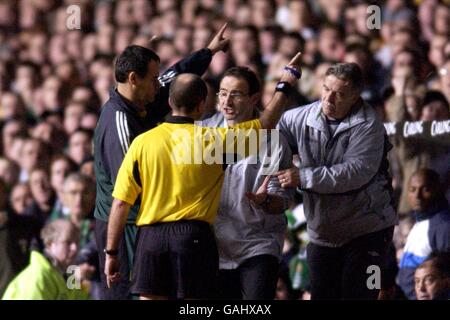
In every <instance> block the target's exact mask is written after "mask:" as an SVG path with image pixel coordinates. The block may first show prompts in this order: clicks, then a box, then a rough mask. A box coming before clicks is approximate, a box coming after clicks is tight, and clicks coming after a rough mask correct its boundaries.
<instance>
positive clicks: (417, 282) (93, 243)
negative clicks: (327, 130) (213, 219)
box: [0, 0, 450, 300]
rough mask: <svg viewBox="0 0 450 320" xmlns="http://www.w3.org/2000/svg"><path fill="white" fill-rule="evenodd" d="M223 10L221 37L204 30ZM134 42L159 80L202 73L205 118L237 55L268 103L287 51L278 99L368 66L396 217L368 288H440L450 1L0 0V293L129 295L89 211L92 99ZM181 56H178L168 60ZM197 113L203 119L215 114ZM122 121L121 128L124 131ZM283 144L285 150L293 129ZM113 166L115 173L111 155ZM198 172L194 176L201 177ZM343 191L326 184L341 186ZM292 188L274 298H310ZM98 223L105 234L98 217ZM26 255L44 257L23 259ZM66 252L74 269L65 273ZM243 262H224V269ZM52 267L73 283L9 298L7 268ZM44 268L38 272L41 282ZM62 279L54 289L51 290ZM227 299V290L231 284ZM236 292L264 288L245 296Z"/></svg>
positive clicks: (448, 245)
mask: <svg viewBox="0 0 450 320" xmlns="http://www.w3.org/2000/svg"><path fill="white" fill-rule="evenodd" d="M71 5H76V6H77V7H78V8H79V9H80V10H79V17H76V16H75V17H74V16H73V14H74V13H73V11H68V10H67V8H68V7H69V6H71ZM371 6H372V7H371ZM368 8H369V9H368ZM377 10H379V11H377ZM378 13H379V15H380V16H379V17H378V16H376V15H377V14H378ZM75 14H76V13H75ZM76 18H79V19H80V25H79V28H72V27H71V26H73V25H72V24H70V23H68V19H76ZM369 20H370V21H371V23H369V22H368V21H369ZM374 21H375V23H372V22H374ZM377 21H379V22H380V23H379V25H377V23H376V22H377ZM225 23H228V26H227V28H226V30H225V32H224V33H223V38H224V39H228V40H229V42H226V45H225V43H222V42H221V43H217V42H214V39H216V40H217V34H218V33H219V34H220V32H221V31H220V30H221V28H222V27H223V25H224V24H225ZM219 40H221V39H219ZM221 41H222V40H221ZM130 45H138V46H142V47H145V48H149V49H151V50H153V51H154V52H155V53H156V54H157V55H158V56H159V61H158V62H159V71H160V72H159V74H160V75H162V76H161V77H160V80H159V82H160V85H158V88H159V87H161V90H163V91H164V89H168V88H169V86H170V83H171V81H173V79H172V78H173V76H174V75H176V73H177V72H178V73H183V72H190V73H196V74H198V75H199V76H201V77H202V79H203V80H204V81H205V83H206V85H207V96H206V105H205V107H204V112H203V115H202V117H201V118H202V119H211V117H214V116H216V115H217V114H218V113H220V112H225V113H226V111H224V110H220V108H218V105H219V104H220V101H219V100H220V99H221V92H222V85H223V81H222V80H223V79H224V78H226V77H227V75H228V77H233V73H231V75H230V73H226V72H229V71H227V70H230V68H232V67H236V66H241V67H247V68H248V70H250V71H252V72H253V73H254V74H256V75H257V78H259V79H260V88H258V89H257V91H258V90H259V92H260V93H261V95H260V97H261V99H260V100H257V101H254V102H252V103H254V105H255V108H256V109H258V110H257V112H262V111H263V110H264V107H266V106H268V105H270V104H271V99H272V97H273V96H274V92H275V90H276V87H277V83H279V81H280V79H284V78H282V77H283V76H285V75H284V73H283V72H286V70H285V69H284V67H285V66H286V65H288V64H289V63H290V61H291V59H292V58H293V57H294V56H295V55H296V53H297V52H302V55H301V73H302V74H301V78H300V79H299V80H298V81H297V82H296V83H294V84H293V85H294V88H293V90H292V92H290V95H289V100H288V101H287V102H286V107H287V108H286V109H287V110H293V109H294V108H297V107H300V106H304V105H309V104H311V103H313V102H315V101H317V100H319V99H321V97H323V90H324V89H323V83H324V80H325V79H326V77H328V76H329V75H330V73H329V70H330V67H332V66H333V65H335V64H336V63H340V62H345V63H356V64H357V65H358V66H359V68H360V70H361V72H362V83H361V84H360V85H361V87H363V89H362V92H361V98H362V99H363V100H364V102H366V103H367V104H368V105H370V106H371V107H372V108H373V110H375V111H376V113H377V115H378V117H379V118H380V119H381V122H383V123H385V124H386V125H388V123H395V125H396V128H397V132H396V133H395V134H391V135H389V138H388V139H389V144H390V145H392V146H393V148H392V150H390V152H388V153H387V159H388V160H389V175H390V178H391V179H392V180H391V181H390V182H391V183H390V184H391V186H392V190H391V191H392V193H391V195H392V205H393V207H394V208H395V211H396V213H397V216H398V218H397V222H396V225H395V229H394V231H393V236H392V237H393V241H392V244H391V245H390V246H389V248H387V261H386V263H385V266H384V267H383V276H382V281H381V290H380V292H379V294H378V298H379V299H412V300H414V299H450V274H449V270H450V258H449V254H450V211H449V203H450V142H449V135H450V132H449V130H448V126H449V124H448V121H449V119H450V108H449V103H450V2H449V1H446V0H416V1H413V0H386V1H376V0H375V1H370V0H318V1H310V0H272V1H271V0H247V1H245V0H224V1H218V0H186V1H175V0H174V1H172V0H158V1H147V0H115V1H112V0H92V1H89V0H18V1H15V0H10V1H9V0H5V1H0V131H1V140H0V297H2V296H3V295H4V294H5V292H6V294H5V295H4V298H5V299H14V298H19V299H20V298H33V299H56V297H57V298H59V299H78V298H90V299H106V298H126V297H123V296H121V295H120V294H119V295H118V296H109V297H108V296H107V295H105V292H107V290H108V289H106V288H105V281H106V280H105V276H104V272H105V270H104V265H105V261H101V260H102V259H101V258H100V259H99V257H102V256H104V255H105V253H103V249H105V248H106V242H105V241H106V239H103V241H104V243H103V246H104V247H101V248H100V247H99V246H98V243H99V239H98V238H97V239H96V235H95V232H98V229H96V226H95V224H96V221H98V216H95V218H94V210H95V207H96V205H97V206H98V205H99V204H98V201H99V200H98V199H97V204H96V194H97V197H99V195H98V194H99V192H105V191H104V190H103V191H99V188H98V185H99V182H98V179H99V176H98V169H96V168H95V166H96V161H97V159H98V158H94V145H95V144H94V137H95V135H98V134H99V133H98V132H96V131H95V130H96V128H97V124H98V123H99V120H100V118H101V117H100V115H101V112H102V106H104V105H105V104H106V105H107V104H108V103H109V102H108V101H109V100H110V99H112V95H113V93H111V92H116V94H117V91H114V88H115V87H117V82H118V80H117V79H118V78H117V77H118V74H117V69H118V66H117V64H116V60H117V57H118V56H119V55H121V54H123V53H124V50H125V49H126V48H127V47H128V46H130ZM205 48H206V49H205ZM208 50H209V51H208ZM205 52H206V53H205ZM191 54H194V57H196V58H195V59H198V60H199V61H200V60H201V61H200V62H198V63H199V64H202V65H201V66H200V67H198V66H188V63H191V64H192V58H187V57H192V56H190V55H191ZM195 54H197V55H201V54H204V55H209V56H205V57H198V58H197V56H195ZM151 59H153V60H155V59H154V58H151ZM182 59H185V60H182ZM186 59H191V60H188V61H187V60H186ZM202 59H203V60H204V61H203V60H202ZM180 60H182V61H184V62H186V65H181V66H180V65H179V64H177V62H179V61H180ZM155 61H156V60H155ZM195 63H197V62H195ZM171 72H173V73H171ZM234 72H238V73H239V72H244V71H242V70H241V71H234ZM291 72H292V71H291ZM336 72H338V71H336ZM294 74H295V72H294ZM224 75H225V77H224ZM237 77H238V78H239V77H241V78H242V77H243V76H242V74H239V75H238V76H237ZM246 79H247V78H246ZM124 81H125V80H124ZM255 81H257V80H255ZM119 82H120V81H119ZM247 82H248V87H250V84H251V81H250V80H247ZM257 91H255V92H257ZM119 92H120V91H119ZM168 93H169V92H168V90H167V92H166V94H168ZM218 93H219V94H218ZM161 95H162V93H161ZM225 95H227V93H225ZM230 96H231V95H230ZM159 99H161V97H159ZM223 99H227V97H226V96H224V97H223ZM230 99H231V97H230ZM233 99H235V100H239V99H240V97H239V96H234V97H233ZM166 100H167V97H166ZM152 116H154V118H152V119H150V121H155V123H153V124H152V125H151V126H149V127H148V129H150V128H152V127H154V126H155V125H156V124H157V123H156V122H159V121H156V120H161V122H162V120H163V118H164V116H165V114H161V112H160V113H158V112H155V114H150V113H149V114H148V117H149V118H151V117H152ZM224 117H225V119H226V115H225V114H224ZM159 118H161V119H159ZM286 118H287V117H283V118H282V119H285V120H286ZM221 119H222V120H221V121H223V118H221ZM250 119H256V118H250ZM250 119H247V120H250ZM125 120H126V119H125ZM114 121H116V120H115V119H113V120H111V122H112V124H114ZM205 121H206V124H204V125H205V126H219V124H218V123H214V124H212V123H213V122H211V120H210V122H208V121H207V120H205ZM418 121H422V123H420V126H422V125H423V127H420V128H429V127H431V126H432V122H433V121H434V123H433V126H436V122H438V124H441V125H442V126H441V127H442V128H444V129H443V130H441V131H445V128H447V131H446V132H444V133H443V134H436V135H434V134H426V132H425V131H426V130H419V134H416V135H415V136H414V137H411V136H410V137H409V138H408V135H407V134H406V135H405V134H404V130H403V126H404V125H405V123H406V122H408V123H411V122H418ZM112 124H111V125H112ZM106 125H109V123H107V124H106ZM337 125H338V124H336V126H337ZM128 126H130V124H128ZM445 126H447V127H445ZM122 129H123V132H122V133H123V134H124V136H123V138H124V139H125V138H126V137H125V132H126V131H127V130H128V129H130V128H127V127H126V126H124V127H123V128H122ZM335 129H336V128H335ZM105 130H107V129H105ZM132 130H133V128H131V131H132ZM142 132H143V131H142ZM421 132H422V133H424V134H422V135H421V134H420V133H421ZM139 133H141V132H139ZM132 134H133V132H132ZM128 138H129V137H128ZM133 138H134V136H133ZM116 142H117V144H116V147H118V148H123V147H124V144H123V141H116ZM130 142H131V141H128V147H129V144H130ZM347 143H348V139H347ZM367 143H368V144H370V143H371V142H370V141H369V140H367ZM386 143H387V142H386ZM288 144H289V145H290V146H291V147H292V143H291V141H289V139H288ZM381 149H383V148H381ZM118 150H119V151H118V152H119V153H120V152H121V150H122V149H118ZM299 150H300V147H299ZM124 151H126V150H124ZM295 151H296V150H292V152H293V153H295ZM110 152H111V154H110V156H111V157H113V156H114V155H115V154H114V152H116V151H113V147H111V150H110ZM95 156H96V157H97V154H96V155H95ZM301 157H302V155H301V154H299V155H298V156H296V155H294V156H293V160H292V158H289V159H290V163H289V167H290V166H291V165H297V166H298V165H299V163H301V161H302V160H301V159H299V158H301ZM122 159H123V156H122V157H121V158H120V160H122ZM303 161H304V160H303ZM102 165H103V164H102ZM116 166H117V168H116V170H118V166H120V162H119V163H118V164H117V165H116ZM96 173H97V176H96ZM116 174H117V172H116V173H115V174H114V178H115V177H116ZM249 174H250V173H249ZM96 178H97V188H96ZM247 178H248V177H247ZM102 179H103V177H102ZM203 179H205V177H199V180H200V182H202V180H203ZM262 180H264V179H262ZM262 180H258V181H259V182H260V183H262ZM280 181H281V180H280ZM238 182H239V183H242V184H243V183H244V180H242V181H241V180H239V181H238ZM204 183H205V184H206V181H205V182H204ZM239 183H237V182H234V183H225V184H224V186H223V188H229V189H230V190H234V191H236V190H241V189H240V188H242V192H243V194H242V199H241V198H233V199H239V200H238V201H249V200H246V198H245V197H244V193H245V192H246V191H250V192H255V193H258V192H257V189H258V188H256V189H252V190H244V189H245V188H244V187H243V186H242V185H240V184H239ZM258 186H259V185H258ZM270 186H271V185H269V189H270ZM281 186H283V184H281ZM280 188H281V187H280ZM339 188H340V186H339V185H337V186H336V190H335V191H333V192H336V193H339V192H341V190H340V189H339ZM111 192H112V189H111V190H110V193H111ZM167 192H168V195H170V193H169V192H170V190H167ZM269 192H270V191H269ZM289 192H290V193H289V202H287V203H285V207H283V211H284V212H282V213H281V215H279V216H280V217H283V220H284V222H283V223H284V228H285V229H284V230H283V231H282V232H283V234H284V239H282V241H281V246H280V248H279V251H280V252H279V254H274V256H276V258H277V259H275V261H276V268H275V269H274V270H275V271H274V272H275V274H276V275H277V278H276V279H275V282H276V284H274V288H276V291H274V292H273V297H271V295H270V294H269V295H268V297H269V298H275V299H309V298H310V293H311V292H310V290H311V288H310V286H311V284H310V280H311V279H310V275H311V270H309V267H308V265H310V264H308V263H307V258H306V251H307V250H306V246H307V244H308V242H309V240H310V238H311V234H309V233H308V232H307V218H305V215H306V216H308V214H307V212H305V210H308V208H307V206H306V205H304V201H303V200H304V198H305V197H306V195H305V194H303V192H302V190H301V188H295V187H294V188H290V190H289ZM365 192H369V191H365ZM377 195H379V196H380V197H381V194H375V197H372V199H373V201H374V202H376V201H377V197H376V196H377ZM109 196H110V195H109ZM222 196H223V193H222ZM369 196H370V195H369ZM372 196H373V195H372ZM369 198H370V197H369ZM222 200H223V201H225V200H224V199H223V198H222ZM230 201H231V202H232V201H234V200H230ZM264 202H265V201H264ZM264 202H262V203H263V205H267V206H270V204H267V203H264ZM221 203H222V202H221ZM110 205H111V203H109V206H110ZM342 205H345V204H340V205H339V206H342ZM246 206H247V207H248V205H246ZM243 207H244V206H243ZM337 207H338V205H337ZM222 209H223V208H222ZM222 209H221V210H222ZM284 209H285V210H284ZM97 210H98V209H97ZM108 211H109V208H108ZM221 219H223V217H222V218H221ZM286 221H287V224H286ZM69 222H70V223H69ZM97 228H98V226H97ZM103 232H104V233H105V236H106V224H105V226H104V230H103ZM216 232H217V229H216ZM218 246H219V248H220V242H219V243H218ZM114 249H116V248H114ZM234 250H236V251H239V250H240V248H236V247H233V251H234ZM38 252H40V253H43V254H42V255H37V253H38ZM106 256H108V253H107V254H106ZM30 259H31V260H30ZM221 259H222V257H221ZM316 259H317V257H316ZM99 260H100V261H99ZM222 260H223V259H222ZM225 260H226V259H225ZM30 261H32V262H33V261H34V262H35V263H37V264H38V265H39V266H40V267H39V268H40V269H39V268H38V269H36V268H34V269H32V268H29V267H28V268H27V266H29V264H30ZM49 261H50V262H49ZM107 261H108V259H107ZM71 265H75V266H77V268H75V269H71V270H72V271H69V272H68V270H69V269H67V268H68V267H70V266H71ZM237 267H238V266H236V265H233V264H230V265H228V267H225V269H236V268H237ZM26 268H27V269H26ZM49 268H50V269H51V268H55V270H58V271H57V272H56V273H55V274H52V276H51V277H54V278H52V279H53V280H54V281H56V282H57V283H58V284H59V285H60V286H63V287H64V286H65V285H66V284H67V285H68V284H69V283H72V284H73V285H74V286H77V285H78V284H79V286H78V287H77V288H78V289H79V290H78V289H75V290H72V289H70V288H69V289H68V290H65V288H62V289H61V288H56V287H54V286H52V288H51V289H49V290H44V291H45V292H44V293H42V292H38V291H39V290H38V289H37V287H35V286H33V285H28V286H25V287H22V289H20V290H18V291H20V292H22V294H24V292H26V293H27V294H28V295H23V296H20V295H19V294H18V295H17V296H15V290H14V289H15V287H20V285H19V284H18V283H17V281H16V282H14V281H15V279H17V278H16V276H18V275H19V274H20V275H21V276H22V277H25V278H26V277H29V278H33V277H35V276H36V274H39V272H47V271H48V269H49ZM221 268H222V264H221ZM24 269H25V272H26V273H24ZM277 269H279V271H278V270H277ZM58 277H59V278H58ZM55 279H56V280H55ZM230 279H231V278H230ZM53 280H52V281H53ZM41 281H42V285H45V283H46V281H47V285H48V281H50V280H48V279H47V278H46V280H42V279H41ZM230 281H231V280H230ZM236 281H239V279H238V280H236ZM252 281H264V280H261V279H252ZM24 282H25V283H26V282H27V281H26V279H25V280H24ZM325 285H326V284H325ZM79 287H81V289H80V288H79ZM429 287H432V289H429ZM378 289H380V288H378ZM105 290H106V291H105ZM230 290H231V289H230ZM261 290H263V291H264V290H265V289H261ZM433 290H434V291H433ZM61 291H63V293H64V294H57V293H56V292H61ZM119 291H120V290H119ZM125 291H127V290H125ZM269 291H270V289H269ZM8 292H9V293H8ZM122 293H123V292H122ZM127 294H128V293H127ZM230 297H231V298H236V296H232V295H231V296H226V298H230ZM246 297H250V298H255V297H257V298H258V297H263V298H266V297H267V296H265V295H260V296H258V295H253V296H252V295H249V296H246V295H245V294H244V295H243V296H241V298H246Z"/></svg>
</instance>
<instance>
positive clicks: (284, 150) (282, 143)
mask: <svg viewBox="0 0 450 320" xmlns="http://www.w3.org/2000/svg"><path fill="white" fill-rule="evenodd" d="M278 133H279V148H278V152H277V153H276V154H277V155H278V159H279V166H278V167H279V168H278V169H279V170H284V169H288V168H291V167H292V152H291V150H290V147H289V145H288V142H287V140H286V138H285V136H284V135H283V134H282V133H281V132H280V131H278ZM267 192H268V193H269V194H274V195H277V196H280V197H282V198H284V199H285V207H286V208H285V209H287V206H288V201H289V200H291V199H293V196H294V192H295V191H294V189H284V188H282V187H281V185H280V182H279V181H278V178H277V177H276V176H272V178H271V179H270V182H269V186H268V188H267Z"/></svg>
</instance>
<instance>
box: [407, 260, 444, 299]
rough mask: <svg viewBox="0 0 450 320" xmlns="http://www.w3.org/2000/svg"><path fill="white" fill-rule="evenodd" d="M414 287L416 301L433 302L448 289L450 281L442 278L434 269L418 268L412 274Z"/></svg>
mask: <svg viewBox="0 0 450 320" xmlns="http://www.w3.org/2000/svg"><path fill="white" fill-rule="evenodd" d="M414 287H415V290H416V297H417V300H433V299H435V298H436V296H438V295H439V294H442V293H443V292H445V290H449V289H450V279H446V278H444V277H442V276H441V275H440V274H439V271H438V270H436V268H434V267H424V268H419V269H416V272H415V274H414Z"/></svg>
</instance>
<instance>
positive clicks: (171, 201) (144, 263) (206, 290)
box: [105, 54, 300, 299]
mask: <svg viewBox="0 0 450 320" xmlns="http://www.w3.org/2000/svg"><path fill="white" fill-rule="evenodd" d="M299 62H300V54H298V55H297V56H295V57H294V58H293V59H292V61H291V65H292V68H290V69H289V70H290V71H289V72H288V71H287V72H286V73H285V74H284V75H283V77H282V79H281V80H282V82H281V83H280V85H279V89H278V91H280V92H276V93H275V95H274V97H273V99H272V100H271V102H270V103H269V104H268V105H267V106H266V108H265V110H264V112H263V113H262V114H261V116H260V118H259V119H255V120H252V121H247V122H244V123H241V124H237V125H236V126H234V127H233V128H214V129H213V128H203V127H200V126H197V125H194V120H196V119H197V120H198V119H200V117H201V116H202V114H203V109H204V106H205V103H206V102H205V100H206V94H207V91H206V85H205V84H204V83H203V80H201V78H200V77H198V76H196V75H193V74H185V75H180V76H178V77H177V78H176V80H175V82H174V83H173V84H172V87H171V89H170V92H171V94H174V95H175V99H172V96H171V97H170V98H169V104H170V106H171V107H172V115H171V117H169V118H167V119H166V122H165V123H163V124H161V125H159V126H158V127H156V128H154V129H152V130H150V131H148V132H146V133H144V134H142V135H140V136H139V137H138V138H136V139H135V140H134V141H133V143H132V144H131V147H130V149H129V151H128V153H127V154H126V156H125V159H124V161H123V163H122V165H121V167H120V170H119V173H118V176H117V180H116V184H115V186H114V192H113V197H114V201H113V204H112V208H111V214H110V221H109V225H108V241H107V244H108V246H107V249H108V250H116V249H117V247H118V245H119V239H120V235H121V233H122V231H123V229H124V226H125V222H126V220H127V217H128V212H129V209H130V206H131V205H132V204H133V203H134V202H135V201H136V199H137V198H140V199H141V206H140V210H139V215H138V218H137V220H136V224H137V225H138V227H139V236H138V242H137V246H136V258H135V265H134V269H133V273H132V275H133V279H132V281H133V286H132V291H133V293H135V294H139V295H140V297H141V299H165V298H178V299H199V298H212V297H214V296H215V295H216V289H217V287H216V273H217V268H218V256H217V248H216V244H215V240H214V235H213V233H212V230H211V227H210V224H211V223H212V222H213V221H214V218H215V216H216V214H217V209H218V205H219V200H220V191H221V186H222V182H223V163H222V161H221V159H223V155H224V151H223V150H224V149H225V148H224V147H223V148H222V151H220V149H218V148H217V149H216V147H215V146H216V145H217V144H218V143H219V144H220V143H221V142H223V144H224V145H227V144H228V143H231V145H232V146H233V147H235V146H236V145H237V144H238V143H241V142H244V143H245V144H246V143H247V142H248V143H250V139H249V137H250V136H251V135H252V134H254V133H255V130H258V129H261V128H273V127H275V125H276V123H277V121H278V119H279V117H280V116H281V113H282V107H283V106H284V105H285V104H286V102H287V98H286V94H285V93H286V91H287V89H289V88H292V85H293V84H294V83H295V81H296V78H295V77H294V76H293V74H294V75H296V77H299V76H300V74H299V72H298V71H296V70H294V69H293V68H298V67H299ZM292 70H294V71H292ZM202 83H203V84H202ZM193 92H194V93H196V94H197V95H198V96H195V97H194V96H193V94H192V93H193ZM180 97H186V98H188V100H183V99H180ZM190 99H194V100H193V101H199V102H198V104H197V105H195V104H193V103H191V102H190V101H189V100H190ZM239 129H240V130H239ZM235 132H236V133H237V134H238V135H237V138H239V137H242V138H244V139H237V138H236V139H235V137H236V135H233V133H235ZM240 134H242V135H240ZM230 136H231V137H230ZM239 140H242V141H239ZM224 145H222V146H224ZM197 147H199V148H200V149H196V148H197ZM227 147H228V146H227ZM211 149H213V150H211ZM234 149H235V148H234ZM203 150H204V151H205V152H204V151H203ZM227 150H229V149H227ZM192 151H193V152H192ZM212 153H214V154H215V156H216V157H215V158H214V159H211V158H210V157H209V156H212ZM244 153H245V155H246V154H249V152H246V151H244ZM199 156H200V159H199ZM217 156H219V158H220V159H219V161H216V160H217ZM213 157H214V156H213ZM211 160H212V161H211ZM121 264H123V261H120V259H118V258H117V256H110V255H108V256H107V260H106V266H105V274H106V276H107V278H108V284H109V285H111V284H113V283H115V282H117V281H119V280H120V278H121V275H120V273H119V266H120V265H121Z"/></svg>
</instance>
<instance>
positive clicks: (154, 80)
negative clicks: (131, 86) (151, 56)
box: [135, 60, 159, 105]
mask: <svg viewBox="0 0 450 320" xmlns="http://www.w3.org/2000/svg"><path fill="white" fill-rule="evenodd" d="M158 77H159V64H158V63H157V62H156V61H154V60H151V61H150V62H149V63H148V70H147V74H146V75H145V77H143V78H140V77H139V76H137V77H136V84H135V97H136V101H137V102H138V103H141V104H143V105H146V104H148V103H151V102H153V101H154V100H155V97H156V94H157V93H158V90H159V81H158Z"/></svg>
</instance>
